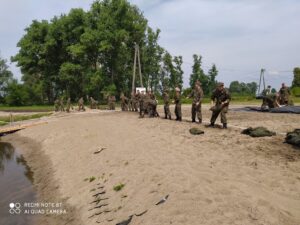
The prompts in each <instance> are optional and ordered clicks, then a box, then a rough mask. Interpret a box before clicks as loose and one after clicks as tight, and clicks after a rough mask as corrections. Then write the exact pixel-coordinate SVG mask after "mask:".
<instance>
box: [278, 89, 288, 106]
mask: <svg viewBox="0 0 300 225" xmlns="http://www.w3.org/2000/svg"><path fill="white" fill-rule="evenodd" d="M290 95H291V92H290V89H289V88H288V87H287V86H285V85H282V87H281V88H280V90H279V96H280V100H279V103H280V105H289V104H290V102H289V98H290Z"/></svg>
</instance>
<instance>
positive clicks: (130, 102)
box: [128, 100, 133, 111]
mask: <svg viewBox="0 0 300 225" xmlns="http://www.w3.org/2000/svg"><path fill="white" fill-rule="evenodd" d="M128 110H129V111H133V103H132V100H129V103H128Z"/></svg>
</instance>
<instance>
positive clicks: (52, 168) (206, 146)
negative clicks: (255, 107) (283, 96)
mask: <svg viewBox="0 0 300 225" xmlns="http://www.w3.org/2000/svg"><path fill="white" fill-rule="evenodd" d="M234 107H240V106H234ZM171 110H172V113H173V112H174V108H173V107H171ZM182 111H183V119H184V120H188V121H190V120H191V119H190V106H183V109H182ZM159 112H160V115H161V117H162V116H163V111H162V107H160V108H159ZM173 117H175V116H174V113H173ZM203 119H204V122H208V121H209V119H210V111H209V110H208V106H207V105H204V106H203ZM40 120H43V121H47V124H42V125H38V126H34V127H30V128H27V129H24V130H21V131H19V132H17V133H15V134H11V135H7V136H5V137H3V138H2V140H3V141H7V142H11V143H12V144H13V145H15V146H16V147H17V148H18V149H20V150H21V152H22V153H23V155H24V157H25V159H26V160H27V163H28V165H29V166H30V167H31V168H32V170H33V172H34V180H35V186H36V187H37V190H38V194H39V199H40V201H48V202H62V203H63V207H64V208H65V209H66V210H67V214H65V215H61V216H55V217H51V216H49V217H43V216H40V218H39V224H57V225H60V224H72V225H73V224H74V225H90V224H105V225H112V224H117V223H119V222H122V221H124V220H126V219H128V218H129V216H130V215H134V214H137V215H139V214H142V215H139V216H133V217H132V221H131V223H130V225H167V224H173V225H183V224H185V225H200V224H201V225H220V224H224V225H225V224H230V225H232V224H236V225H253V224H254V225H297V224H300V213H299V212H300V150H299V149H296V148H294V147H292V146H290V145H288V144H285V143H283V142H284V135H283V133H286V132H287V131H291V130H293V129H295V128H300V116H299V115H295V114H270V113H259V112H236V111H230V112H229V113H228V121H229V129H228V130H223V129H218V128H206V127H205V126H204V125H200V124H193V123H190V122H187V121H183V122H176V121H169V120H165V119H160V118H144V119H139V118H138V114H137V113H134V112H120V111H116V112H112V111H97V110H88V111H87V112H83V113H78V112H76V113H70V114H67V113H56V114H54V115H52V116H50V117H47V118H42V119H40ZM218 122H219V119H218ZM249 126H252V127H255V126H265V127H267V128H269V129H270V130H272V131H276V132H278V133H279V134H277V136H275V137H265V138H251V137H249V136H245V135H242V134H241V128H244V127H249ZM192 127H199V128H200V129H202V130H204V132H205V134H204V135H200V136H193V135H191V134H190V133H189V129H190V128H192ZM99 149H100V150H101V149H102V151H101V152H100V153H99V154H94V152H95V151H97V150H99ZM90 177H95V178H96V179H95V180H94V181H92V182H89V181H88V180H87V178H90ZM119 184H124V185H125V186H124V187H123V189H122V190H120V191H115V190H114V187H115V186H116V185H119ZM97 194H98V195H97ZM93 195H97V196H96V197H94V196H93ZM167 195H168V198H167V199H166V201H165V202H164V203H162V204H159V205H156V203H158V202H159V201H160V200H161V199H163V198H164V197H165V196H167ZM96 199H101V201H100V202H99V203H98V204H96V203H92V202H93V201H95V200H96ZM91 203H92V204H91ZM97 206H98V208H95V207H97ZM99 206H100V207H99Z"/></svg>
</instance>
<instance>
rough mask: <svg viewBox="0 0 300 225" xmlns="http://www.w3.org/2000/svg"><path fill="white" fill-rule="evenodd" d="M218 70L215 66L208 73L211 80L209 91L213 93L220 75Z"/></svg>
mask: <svg viewBox="0 0 300 225" xmlns="http://www.w3.org/2000/svg"><path fill="white" fill-rule="evenodd" d="M218 72H219V71H218V70H217V67H216V65H215V64H213V65H212V67H211V69H210V70H209V71H208V78H209V85H208V86H209V91H210V92H212V91H213V90H214V89H215V88H216V85H217V80H216V77H217V75H218Z"/></svg>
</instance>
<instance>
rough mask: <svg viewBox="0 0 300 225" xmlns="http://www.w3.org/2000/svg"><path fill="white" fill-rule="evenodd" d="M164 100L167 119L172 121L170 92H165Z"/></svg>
mask: <svg viewBox="0 0 300 225" xmlns="http://www.w3.org/2000/svg"><path fill="white" fill-rule="evenodd" d="M163 98H164V111H165V119H167V118H169V119H171V112H170V96H169V93H168V90H165V91H164V94H163Z"/></svg>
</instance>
